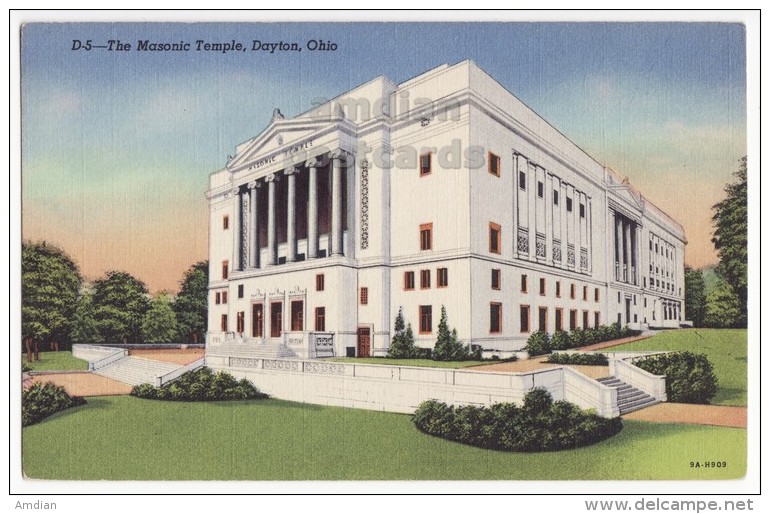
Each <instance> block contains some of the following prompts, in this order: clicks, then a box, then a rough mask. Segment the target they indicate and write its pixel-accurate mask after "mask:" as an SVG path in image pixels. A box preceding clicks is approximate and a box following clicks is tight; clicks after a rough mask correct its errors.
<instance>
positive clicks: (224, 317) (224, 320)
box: [219, 314, 227, 332]
mask: <svg viewBox="0 0 770 514" xmlns="http://www.w3.org/2000/svg"><path fill="white" fill-rule="evenodd" d="M219 328H221V329H222V332H227V314H222V318H221V325H220V327H219Z"/></svg>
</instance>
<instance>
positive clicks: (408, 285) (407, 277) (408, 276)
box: [404, 271, 414, 291]
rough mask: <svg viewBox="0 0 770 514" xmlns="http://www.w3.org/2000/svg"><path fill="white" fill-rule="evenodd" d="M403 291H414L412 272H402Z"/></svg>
mask: <svg viewBox="0 0 770 514" xmlns="http://www.w3.org/2000/svg"><path fill="white" fill-rule="evenodd" d="M404 289H405V290H406V291H411V290H412V289H414V271H405V272H404Z"/></svg>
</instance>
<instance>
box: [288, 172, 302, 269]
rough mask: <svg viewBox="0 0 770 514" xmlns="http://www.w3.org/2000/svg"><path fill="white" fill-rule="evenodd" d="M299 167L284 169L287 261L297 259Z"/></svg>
mask: <svg viewBox="0 0 770 514" xmlns="http://www.w3.org/2000/svg"><path fill="white" fill-rule="evenodd" d="M298 173H299V168H289V169H288V170H286V171H284V174H285V175H286V177H287V179H286V180H287V184H286V189H287V195H286V247H287V251H286V262H294V261H296V260H297V230H296V225H297V223H296V219H297V216H296V213H297V186H296V181H297V174H298Z"/></svg>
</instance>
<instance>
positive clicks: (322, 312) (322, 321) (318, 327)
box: [315, 307, 326, 332]
mask: <svg viewBox="0 0 770 514" xmlns="http://www.w3.org/2000/svg"><path fill="white" fill-rule="evenodd" d="M315 331H316V332H326V307H316V308H315Z"/></svg>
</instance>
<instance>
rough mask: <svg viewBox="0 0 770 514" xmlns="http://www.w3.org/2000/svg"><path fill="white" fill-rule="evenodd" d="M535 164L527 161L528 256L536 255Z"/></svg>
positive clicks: (531, 258)
mask: <svg viewBox="0 0 770 514" xmlns="http://www.w3.org/2000/svg"><path fill="white" fill-rule="evenodd" d="M536 202H537V166H535V165H534V164H532V163H531V162H530V163H527V218H528V220H529V221H527V227H529V258H530V260H533V261H534V260H535V258H536V257H535V256H536V255H537V204H536Z"/></svg>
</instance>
